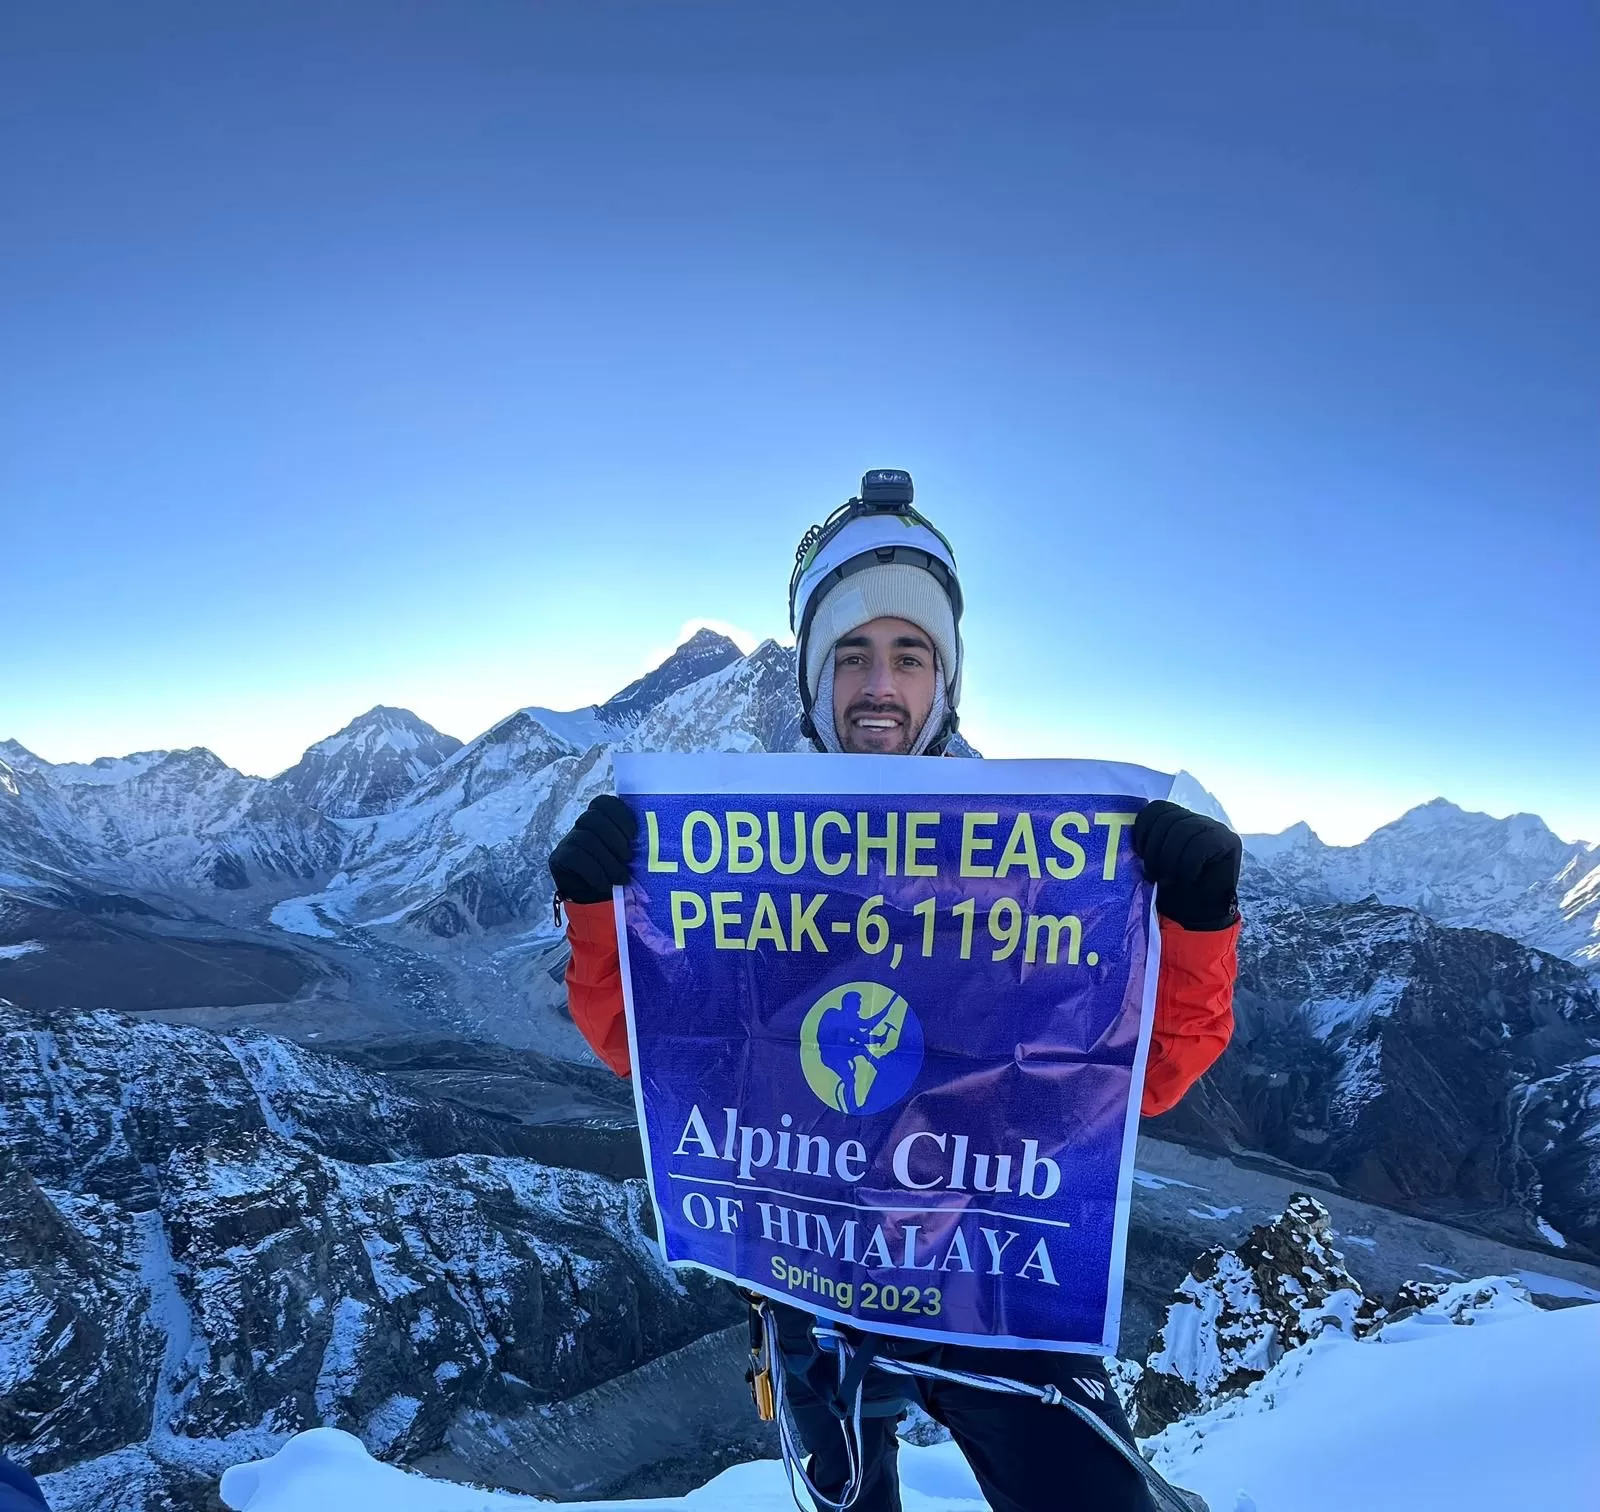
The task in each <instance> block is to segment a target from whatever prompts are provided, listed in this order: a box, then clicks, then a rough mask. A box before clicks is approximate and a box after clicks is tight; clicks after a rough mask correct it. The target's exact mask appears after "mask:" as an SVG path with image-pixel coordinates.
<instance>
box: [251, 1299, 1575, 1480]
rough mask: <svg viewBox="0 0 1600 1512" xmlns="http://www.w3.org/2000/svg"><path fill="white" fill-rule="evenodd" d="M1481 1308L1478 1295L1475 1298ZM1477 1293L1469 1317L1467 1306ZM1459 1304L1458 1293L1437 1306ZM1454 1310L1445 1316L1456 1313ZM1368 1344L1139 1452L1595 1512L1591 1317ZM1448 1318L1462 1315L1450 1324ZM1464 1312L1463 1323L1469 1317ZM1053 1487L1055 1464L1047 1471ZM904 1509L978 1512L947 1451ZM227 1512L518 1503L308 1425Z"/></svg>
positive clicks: (1287, 1365)
mask: <svg viewBox="0 0 1600 1512" xmlns="http://www.w3.org/2000/svg"><path fill="white" fill-rule="evenodd" d="M1485 1286H1488V1287H1490V1288H1492V1289H1493V1292H1494V1295H1493V1296H1492V1297H1488V1298H1487V1299H1486V1298H1485V1296H1484V1294H1483V1291H1482V1288H1483V1287H1485ZM1474 1289H1477V1297H1476V1299H1475V1300H1476V1305H1475V1306H1471V1307H1468V1306H1467V1304H1468V1303H1469V1302H1471V1301H1473V1300H1474V1299H1473V1298H1471V1297H1469V1293H1471V1292H1473V1291H1474ZM1456 1291H1459V1292H1460V1293H1461V1295H1460V1297H1455V1296H1454V1293H1455V1292H1456ZM1457 1303H1460V1304H1461V1306H1459V1307H1458V1306H1456V1304H1457ZM1441 1304H1449V1305H1440V1304H1436V1305H1435V1306H1434V1307H1430V1308H1428V1309H1426V1310H1424V1311H1423V1312H1421V1313H1418V1314H1415V1315H1414V1316H1412V1317H1410V1318H1406V1319H1403V1320H1401V1321H1400V1322H1398V1323H1392V1324H1389V1325H1387V1326H1386V1327H1385V1328H1384V1329H1383V1330H1382V1331H1381V1332H1380V1333H1378V1334H1377V1335H1375V1336H1373V1337H1372V1338H1369V1339H1364V1340H1360V1341H1356V1340H1352V1339H1350V1338H1348V1337H1346V1336H1344V1335H1343V1334H1342V1333H1340V1332H1339V1331H1337V1330H1330V1331H1329V1332H1328V1333H1326V1334H1324V1335H1323V1336H1322V1337H1320V1338H1318V1339H1316V1340H1314V1341H1313V1342H1312V1343H1310V1344H1307V1345H1305V1346H1304V1347H1302V1348H1300V1349H1297V1350H1294V1351H1292V1352H1291V1353H1289V1354H1288V1355H1286V1356H1285V1357H1284V1358H1283V1359H1282V1360H1281V1361H1280V1362H1279V1364H1278V1365H1277V1367H1276V1368H1275V1369H1274V1370H1273V1371H1272V1372H1271V1373H1270V1374H1268V1375H1267V1376H1266V1377H1265V1378H1263V1379H1262V1380H1261V1381H1259V1382H1257V1383H1256V1384H1255V1385H1254V1386H1252V1387H1251V1388H1250V1390H1249V1391H1248V1392H1246V1393H1245V1394H1244V1396H1242V1397H1240V1398H1237V1399H1235V1400H1233V1401H1230V1402H1227V1403H1225V1404H1223V1405H1222V1406H1220V1407H1218V1408H1215V1409H1213V1410H1212V1411H1211V1412H1208V1413H1203V1414H1201V1415H1200V1416H1198V1417H1195V1418H1191V1419H1186V1420H1185V1421H1183V1422H1181V1423H1176V1424H1174V1425H1173V1426H1172V1427H1171V1428H1169V1429H1168V1430H1167V1431H1166V1432H1165V1433H1163V1434H1161V1435H1159V1436H1158V1437H1157V1438H1155V1439H1153V1440H1151V1441H1149V1443H1148V1444H1147V1446H1146V1447H1147V1448H1149V1449H1151V1450H1152V1451H1153V1452H1154V1455H1155V1463H1156V1466H1157V1468H1159V1469H1160V1470H1161V1471H1162V1473H1163V1474H1165V1475H1166V1476H1167V1477H1168V1478H1169V1479H1170V1480H1172V1481H1174V1482H1175V1483H1176V1484H1178V1485H1181V1486H1186V1487H1189V1488H1191V1489H1193V1490H1196V1491H1199V1492H1200V1493H1201V1494H1202V1495H1204V1496H1205V1497H1206V1499H1207V1500H1208V1501H1209V1503H1210V1505H1211V1508H1212V1512H1351V1509H1352V1508H1359V1509H1360V1512H1419V1509H1424V1508H1432V1507H1447V1508H1449V1509H1450V1512H1502V1509H1505V1508H1516V1507H1551V1508H1557V1507H1559V1508H1573V1509H1577V1508H1580V1507H1587V1506H1594V1505H1595V1504H1596V1503H1595V1500H1594V1498H1595V1488H1596V1487H1597V1486H1600V1432H1597V1431H1596V1428H1597V1418H1596V1412H1597V1406H1600V1307H1570V1308H1565V1309H1562V1310H1561V1311H1558V1312H1548V1313H1547V1312H1540V1311H1537V1310H1536V1309H1534V1308H1532V1307H1531V1306H1530V1305H1529V1304H1528V1303H1527V1300H1526V1298H1525V1297H1521V1296H1518V1295H1517V1294H1516V1292H1515V1291H1514V1289H1513V1288H1511V1287H1509V1286H1505V1285H1503V1284H1501V1285H1499V1286H1496V1285H1495V1283H1468V1284H1467V1285H1466V1286H1464V1287H1461V1288H1453V1289H1452V1294H1451V1296H1449V1297H1446V1298H1443V1299H1441ZM1452 1311H1454V1312H1456V1313H1458V1314H1463V1316H1461V1319H1460V1321H1454V1322H1453V1321H1452V1320H1451V1313H1452ZM1468 1316H1470V1321H1469V1320H1468ZM1062 1471H1063V1476H1064V1477H1065V1476H1067V1475H1069V1474H1070V1466H1065V1465H1064V1466H1063V1467H1062ZM900 1478H901V1485H902V1488H903V1492H904V1506H905V1512H983V1508H984V1502H983V1501H982V1499H981V1497H980V1496H979V1493H978V1489H977V1486H976V1484H975V1482H974V1481H973V1479H972V1475H971V1472H970V1471H969V1470H968V1469H967V1466H966V1464H965V1462H964V1461H963V1460H962V1458H961V1455H960V1452H959V1451H958V1450H957V1449H956V1447H955V1445H953V1444H936V1445H933V1446H931V1447H929V1448H917V1447H916V1446H914V1445H909V1444H904V1445H902V1446H901V1451H900ZM221 1491H222V1499H223V1502H224V1504H225V1505H226V1506H228V1507H230V1508H232V1509H233V1512H349V1508H351V1507H353V1506H366V1507H382V1508H383V1509H384V1512H531V1509H532V1508H534V1507H535V1506H543V1505H547V1503H542V1502H536V1501H534V1500H532V1499H530V1498H527V1497H521V1496H512V1495H508V1494H506V1493H502V1492H488V1491H480V1490H474V1489H472V1488H470V1487H466V1486H457V1485H451V1484H448V1483H445V1482H439V1481H430V1480H428V1479H426V1478H425V1477H423V1476H419V1475H413V1474H410V1473H408V1472H406V1471H403V1470H398V1469H396V1468H394V1467H393V1466H390V1465H384V1464H380V1463H378V1462H377V1461H375V1460H373V1459H372V1458H371V1457H370V1456H369V1455H368V1454H367V1452H366V1450H365V1449H364V1448H363V1447H362V1445H361V1443H360V1441H359V1440H358V1439H356V1438H354V1437H352V1436H351V1435H349V1434H347V1433H341V1432H339V1431H338V1430H337V1429H332V1428H318V1429H313V1430H312V1431H311V1432H309V1433H301V1434H298V1435H296V1436H295V1437H294V1438H292V1439H291V1440H290V1441H289V1442H288V1443H287V1444H286V1445H285V1446H284V1447H283V1448H282V1449H281V1450H280V1451H279V1452H278V1453H277V1454H275V1455H274V1456H273V1457H272V1458H270V1459H266V1460H260V1461H257V1462H255V1463H252V1464H246V1465H238V1466H235V1467H234V1468H233V1469H231V1470H229V1471H227V1473H226V1474H225V1475H224V1476H223V1478H222V1487H221ZM565 1505H566V1506H567V1508H568V1512H788V1509H789V1508H791V1507H792V1506H793V1502H792V1500H791V1499H790V1495H789V1489H788V1486H787V1484H786V1482H785V1480H784V1476H783V1470H782V1467H781V1466H780V1465H779V1464H778V1463H777V1462H775V1461H770V1460H765V1461H757V1462H755V1463H751V1464H745V1465H736V1466H734V1467H733V1468H732V1469H730V1470H727V1471H725V1472H724V1473H723V1474H722V1475H719V1476H718V1477H717V1478H716V1479H715V1480H713V1481H711V1482H710V1483H709V1484H707V1485H705V1486H702V1487H701V1488H700V1489H699V1490H697V1491H692V1492H690V1493H689V1494H688V1495H687V1496H683V1497H667V1498H659V1499H652V1500H642V1501H629V1502H569V1503H566V1504H565Z"/></svg>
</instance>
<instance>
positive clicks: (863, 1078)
mask: <svg viewBox="0 0 1600 1512" xmlns="http://www.w3.org/2000/svg"><path fill="white" fill-rule="evenodd" d="M800 1068H801V1070H803V1071H804V1072H805V1074H806V1082H807V1084H808V1085H809V1086H810V1088H811V1090H812V1091H813V1092H815V1093H816V1094H817V1096H818V1098H819V1099H820V1100H821V1101H822V1102H824V1103H825V1104H827V1106H828V1107H830V1108H833V1109H835V1110H836V1111H837V1112H840V1113H850V1114H854V1115H857V1116H860V1115H863V1114H868V1113H881V1112H882V1111H883V1110H884V1109H885V1108H892V1107H893V1106H894V1105H895V1104H896V1103H897V1102H899V1101H900V1099H901V1098H902V1097H904V1096H905V1095H906V1093H907V1092H909V1091H910V1090H911V1084H912V1082H914V1081H915V1080H916V1079H917V1072H919V1071H920V1070H921V1069H922V1025H921V1024H920V1023H919V1022H918V1021H917V1016H916V1014H914V1013H913V1012H912V1011H911V1005H910V1004H909V1003H907V1002H906V1000H905V999H904V998H903V997H901V996H900V994H899V993H898V992H896V991H895V990H894V988H893V987H884V986H881V985H880V984H879V983H877V982H846V983H845V984H844V985H843V986H842V987H835V988H834V989H833V990H832V991H831V992H826V993H824V994H823V995H822V996H821V997H819V998H818V999H817V1000H816V1002H815V1003H813V1004H812V1005H811V1008H810V1010H809V1012H807V1014H806V1016H805V1021H804V1022H803V1023H802V1024H801V1025H800Z"/></svg>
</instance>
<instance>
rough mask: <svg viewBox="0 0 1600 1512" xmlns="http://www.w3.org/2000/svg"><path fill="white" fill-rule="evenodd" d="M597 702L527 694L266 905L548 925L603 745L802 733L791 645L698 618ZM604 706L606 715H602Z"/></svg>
mask: <svg viewBox="0 0 1600 1512" xmlns="http://www.w3.org/2000/svg"><path fill="white" fill-rule="evenodd" d="M729 652H731V653H732V659H731V660H730V659H729V658H728V653H729ZM708 666H710V667H711V669H712V670H710V671H706V670H705V669H706V668H707V667H708ZM597 707H598V709H599V713H598V714H596V715H595V716H594V719H595V720H599V721H600V722H601V723H600V726H595V725H593V724H592V723H591V724H589V725H585V723H584V718H586V717H587V716H586V715H585V711H582V710H580V711H578V713H577V714H566V715H562V714H554V715H553V714H550V713H549V711H541V710H538V709H533V708H529V709H522V710H520V711H519V712H517V713H516V714H513V715H511V716H510V717H508V718H507V719H504V720H502V721H501V722H500V723H499V724H497V725H496V726H495V727H494V728H493V729H491V730H489V731H487V732H486V733H484V734H483V735H480V736H479V737H478V738H477V739H476V740H474V741H471V742H470V743H469V744H467V745H466V746H464V747H463V748H462V749H461V750H459V751H457V752H456V753H455V754H454V755H453V756H451V757H450V758H449V759H448V760H447V761H444V762H442V763H440V765H439V766H437V767H436V768H435V769H434V770H433V771H432V772H430V773H429V774H428V775H427V776H426V777H425V778H424V779H423V780H422V781H421V782H419V783H418V784H417V785H416V787H414V788H413V789H412V791H411V792H410V793H408V794H407V795H406V796H405V797H404V798H403V799H402V800H401V801H400V802H399V803H398V804H397V805H396V806H395V807H394V809H393V810H392V811H391V812H389V813H387V814H382V815H379V816H376V817H375V818H373V819H372V820H371V821H370V822H369V823H368V824H366V825H363V826H349V827H347V836H348V847H347V851H346V855H345V859H344V864H343V866H342V867H341V868H340V870H339V872H338V873H337V874H336V875H335V876H334V877H332V878H331V879H330V880H329V881H328V883H327V885H326V886H325V887H324V888H323V889H322V890H320V891H319V892H317V893H315V894H309V895H307V896H305V897H303V898H299V899H294V900H291V901H290V902H288V903H286V904H283V905H280V906H279V908H278V910H277V911H276V913H275V916H274V917H275V919H276V920H277V922H279V923H280V924H281V925H282V926H284V927H286V928H290V929H295V928H303V929H306V930H307V931H309V932H316V931H319V930H327V929H337V928H339V927H341V926H349V925H370V924H373V923H385V924H395V925H400V926H403V927H409V928H414V929H421V930H424V931H427V932H428V933H430V934H433V935H437V936H444V937H451V936H455V935H459V934H461V933H463V932H464V931H469V930H473V931H476V930H483V929H494V928H498V927H502V926H506V925H512V924H517V923H523V924H525V925H526V924H532V925H533V926H535V927H536V928H548V923H547V921H548V920H549V918H550V902H551V895H552V889H551V883H550V875H549V871H548V870H547V868H546V865H545V862H546V859H547V858H548V856H549V854H550V852H551V850H553V849H554V847H555V843H556V841H557V840H559V839H560V837H561V836H562V835H563V834H564V833H565V832H566V830H567V829H568V828H569V827H570V825H571V824H572V821H573V820H574V819H575V818H576V817H577V816H578V814H579V813H580V812H581V811H582V809H583V808H584V806H585V805H586V804H587V803H588V802H589V800H590V799H591V798H593V797H594V796H595V795H596V794H597V793H601V792H604V791H606V790H607V789H608V788H609V787H610V785H611V752H612V750H614V749H618V748H623V749H629V750H649V751H705V750H723V751H790V750H795V749H797V748H798V746H799V743H800V730H799V720H800V711H799V700H798V698H797V697H796V695H795V691H794V653H793V652H792V651H790V650H787V649H785V648H784V647H781V646H779V645H777V644H776V643H775V642H772V641H767V642H764V643H763V644H762V645H760V646H758V647H757V648H756V649H755V650H754V651H753V652H751V653H750V655H749V656H741V655H739V652H738V649H737V647H735V646H734V645H733V642H732V641H729V640H726V639H725V638H724V637H721V636H717V635H715V634H713V633H712V632H710V631H704V630H703V631H700V632H699V633H698V634H697V635H696V636H695V637H694V638H693V639H692V640H690V641H687V642H685V644H684V645H682V646H680V647H679V648H678V650H677V651H675V652H674V653H673V655H672V656H671V657H669V658H668V660H667V661H666V662H664V663H663V664H662V665H661V666H660V667H659V668H658V669H657V670H656V672H655V673H652V674H651V677H649V678H646V679H643V680H641V681H640V682H638V683H635V684H633V685H632V687H631V688H629V689H626V690H624V692H623V693H621V694H618V695H617V698H616V699H613V700H611V701H610V703H608V704H605V705H599V706H597ZM608 711H610V712H609V713H608ZM580 716H582V717H580ZM613 716H615V718H616V719H617V721H618V722H617V724H616V725H615V726H613V725H611V724H609V723H605V721H606V720H609V719H610V718H612V717H613ZM625 721H626V723H625ZM597 727H598V728H603V730H604V731H605V732H607V737H606V738H605V739H604V740H602V741H598V742H590V743H587V744H586V743H583V741H581V740H579V739H575V738H573V737H574V736H575V735H579V736H584V738H585V739H587V735H590V734H593V733H594V732H595V728H597ZM619 731H620V733H619Z"/></svg>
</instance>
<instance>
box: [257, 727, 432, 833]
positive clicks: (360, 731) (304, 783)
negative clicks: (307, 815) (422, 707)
mask: <svg viewBox="0 0 1600 1512" xmlns="http://www.w3.org/2000/svg"><path fill="white" fill-rule="evenodd" d="M460 749H461V742H460V741H459V740H457V739H456V738H455V736H454V735H445V734H442V733H441V732H440V731H438V730H436V729H434V727H433V726H432V725H431V724H429V723H428V722H427V720H425V719H418V718H417V716H416V715H415V714H413V713H412V712H411V711H410V710H409V709H389V708H385V707H383V706H382V705H381V704H380V705H379V706H378V707H377V708H375V709H368V710H367V712H366V713H365V714H363V715H361V717H360V718H359V719H353V720H351V721H350V723H349V724H347V725H346V726H345V727H344V728H343V729H342V730H340V731H339V732H338V733H337V734H335V735H330V736H329V737H328V738H327V739H326V740H319V741H318V742H317V743H316V744H315V745H314V746H312V747H311V748H310V749H309V750H308V751H307V752H306V753H305V755H304V756H302V757H301V758H300V760H299V761H297V762H296V763H295V764H294V765H293V766H292V767H290V768H289V769H288V771H286V772H280V773H279V774H278V775H277V776H276V777H274V778H273V779H272V781H273V785H274V786H275V787H278V788H281V789H283V790H284V791H285V792H287V793H290V794H292V795H293V796H294V797H295V798H297V799H298V800H299V801H300V802H301V803H304V804H305V805H306V806H307V807H308V808H311V809H315V810H316V811H317V813H319V814H327V815H328V816H329V817H331V818H335V819H357V818H363V817H365V816H366V815H369V814H386V813H388V812H389V810H390V809H392V808H394V807H395V805H396V804H398V803H399V802H400V800H401V799H402V798H404V797H405V795H406V794H407V793H409V792H410V791H411V790H412V789H413V788H414V787H415V786H416V785H417V783H418V782H420V781H421V780H422V779H423V778H424V777H425V776H427V774H428V773H429V772H431V771H432V770H433V769H434V768H435V767H436V766H438V765H439V763H440V762H442V761H445V760H447V759H448V758H449V757H451V756H453V755H454V754H455V753H456V752H457V751H459V750H460Z"/></svg>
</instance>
